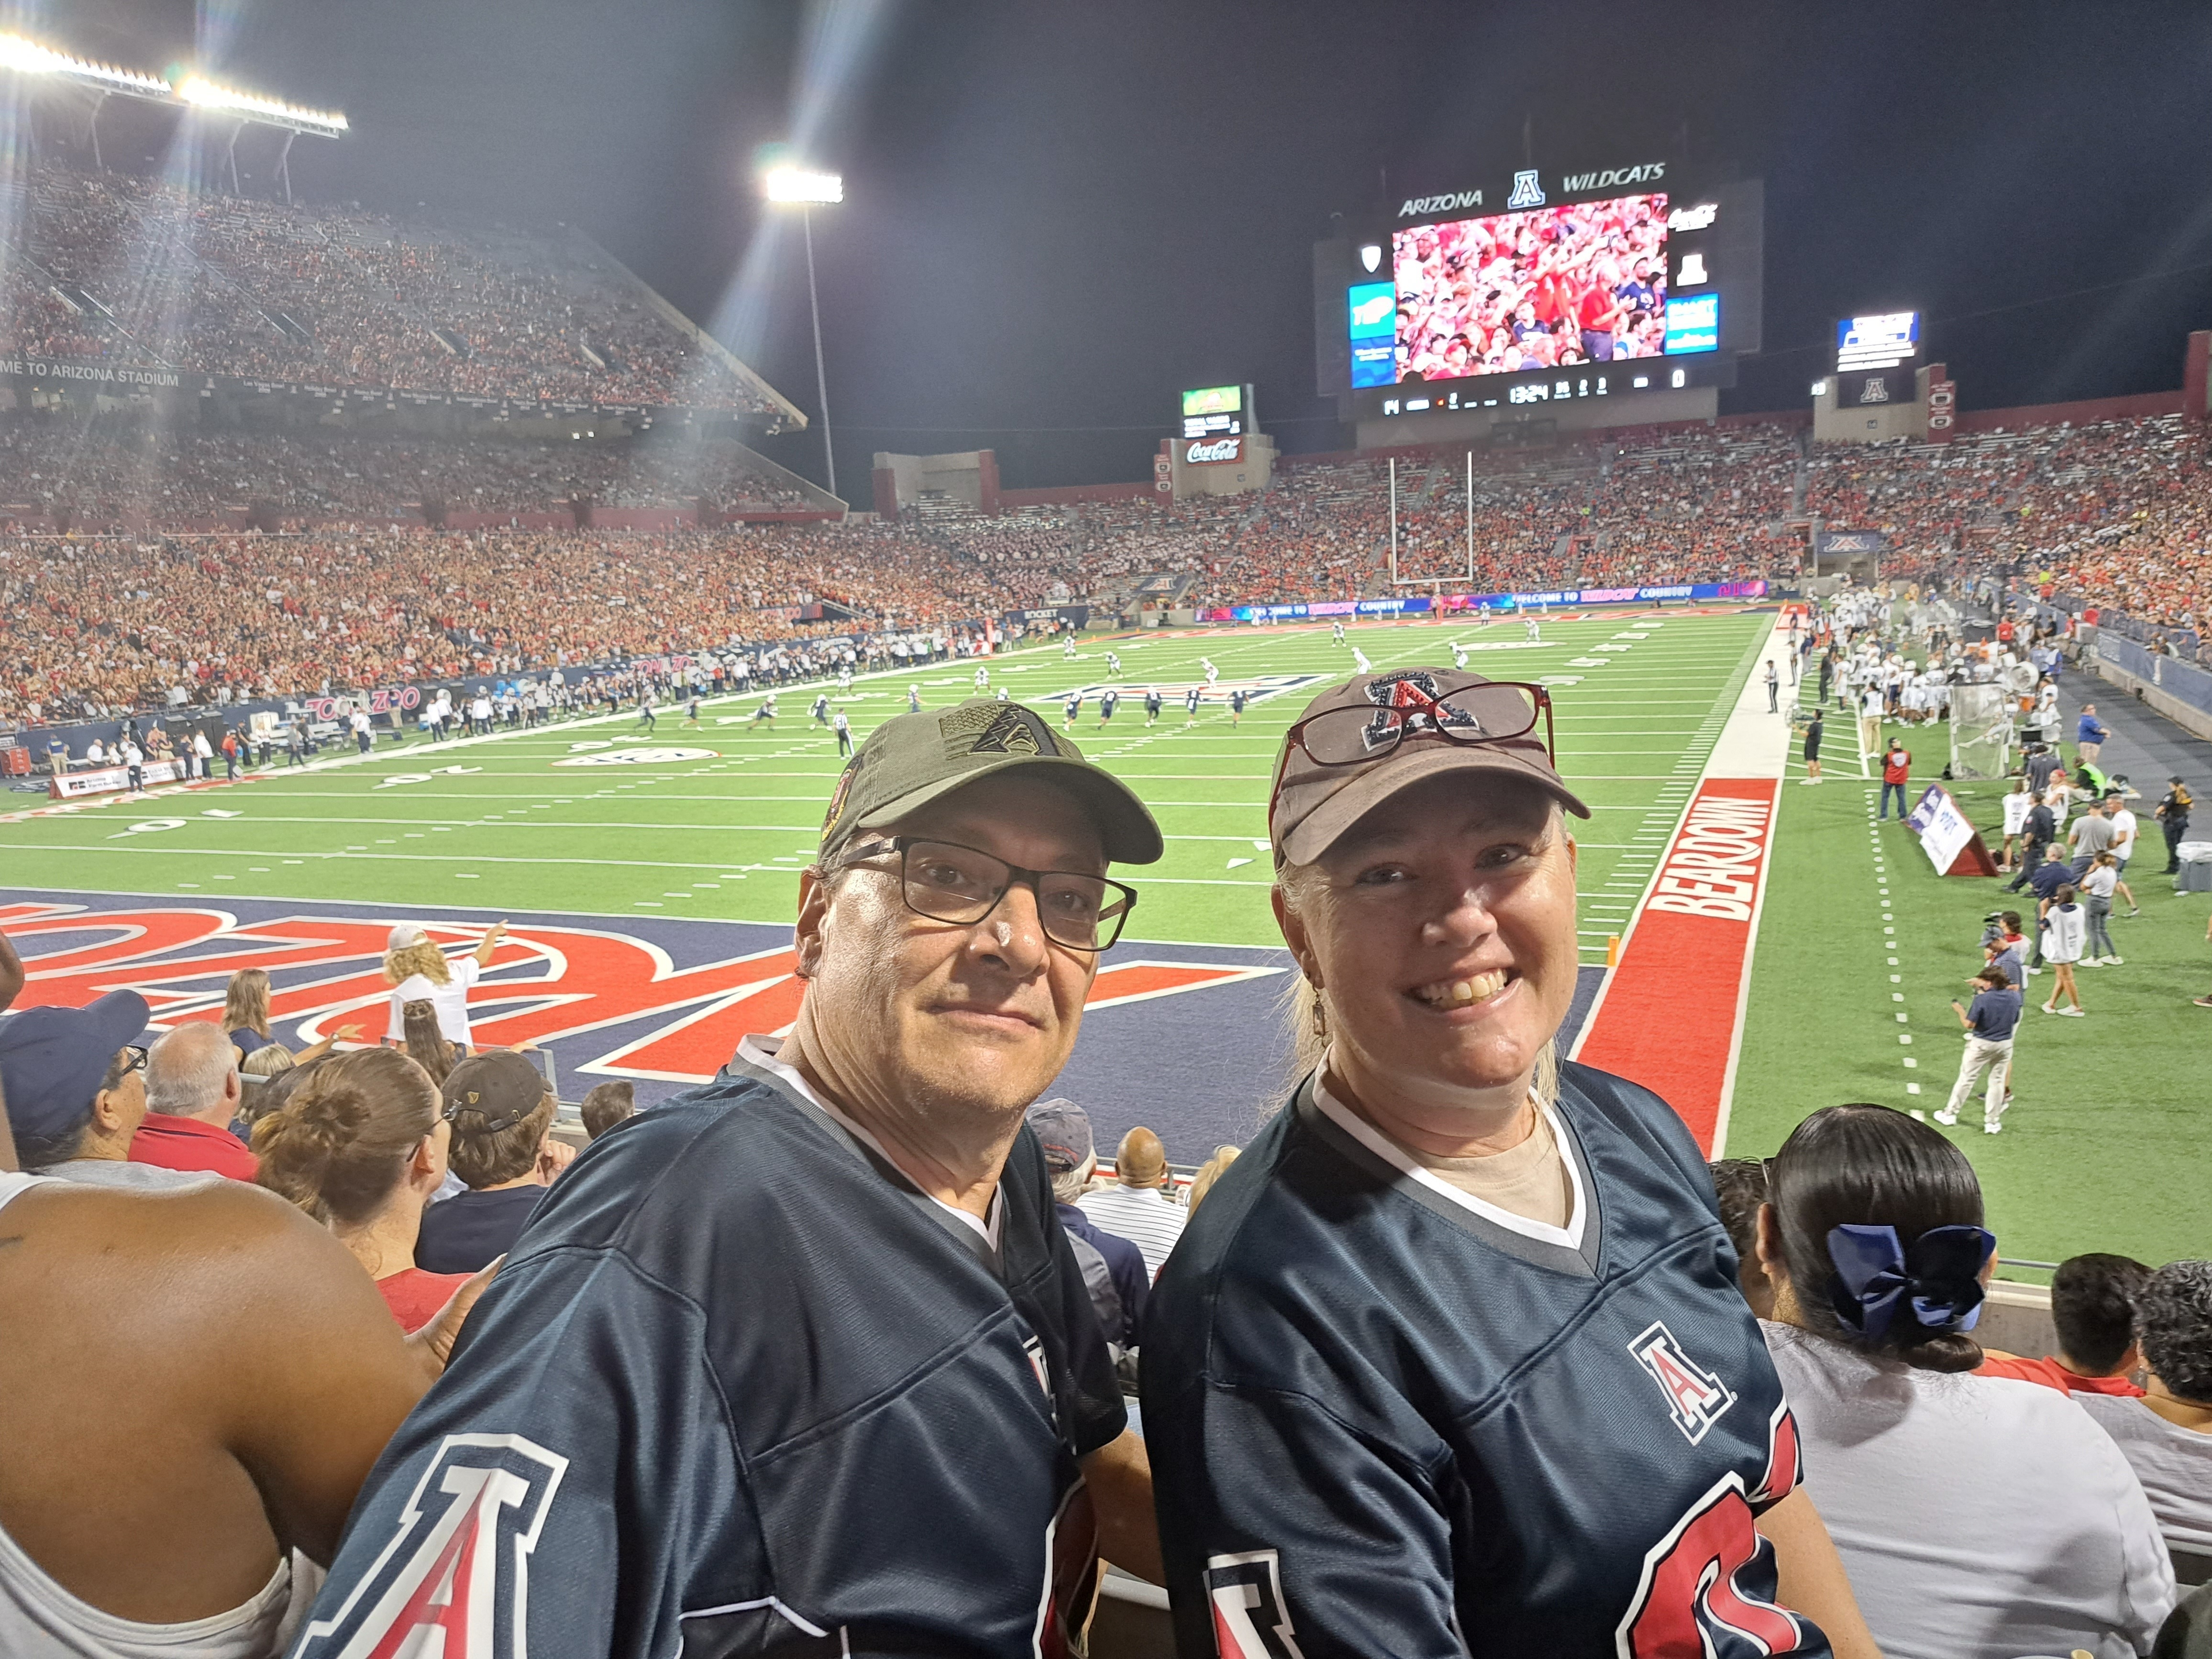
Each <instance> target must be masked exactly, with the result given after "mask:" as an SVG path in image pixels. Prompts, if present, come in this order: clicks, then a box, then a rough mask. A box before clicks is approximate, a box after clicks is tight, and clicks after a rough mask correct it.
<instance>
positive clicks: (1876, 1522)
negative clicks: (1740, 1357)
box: [1759, 1105, 2174, 1659]
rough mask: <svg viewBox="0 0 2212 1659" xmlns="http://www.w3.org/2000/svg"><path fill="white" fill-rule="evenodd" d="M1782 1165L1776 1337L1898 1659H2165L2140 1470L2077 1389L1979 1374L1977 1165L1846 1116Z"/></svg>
mask: <svg viewBox="0 0 2212 1659" xmlns="http://www.w3.org/2000/svg"><path fill="white" fill-rule="evenodd" d="M1771 1174H1772V1184H1771V1200H1770V1201H1769V1202H1768V1204H1767V1205H1766V1206H1765V1207H1764V1208H1763V1209H1762V1210H1761V1211H1760V1212H1759V1257H1760V1260H1761V1262H1762V1264H1763V1265H1764V1266H1765V1269H1766V1272H1767V1275H1768V1277H1769V1278H1770V1279H1772V1281H1773V1282H1774V1285H1775V1319H1774V1321H1773V1322H1765V1323H1764V1324H1763V1326H1762V1328H1763V1329H1764V1330H1765V1334H1766V1339H1767V1346H1768V1348H1769V1349H1770V1350H1771V1352H1772V1353H1773V1355H1774V1368H1775V1370H1777V1371H1778V1372H1779V1373H1780V1374H1781V1376H1782V1386H1783V1389H1784V1392H1785V1393H1786V1394H1787V1395H1788V1396H1789V1401H1790V1410H1791V1411H1792V1413H1794V1414H1795V1415H1796V1420H1797V1427H1798V1432H1799V1435H1800V1437H1801V1439H1802V1443H1803V1447H1804V1457H1805V1479H1806V1486H1807V1488H1808V1490H1809V1491H1810V1492H1811V1493H1812V1496H1813V1503H1814V1507H1815V1508H1816V1509H1818V1510H1820V1516H1821V1518H1822V1519H1824V1520H1825V1521H1826V1522H1827V1524H1828V1532H1829V1535H1830V1536H1831V1537H1832V1538H1833V1539H1834V1541H1835V1544H1836V1548H1837V1550H1838V1553H1840V1554H1841V1555H1842V1557H1843V1560H1844V1569H1845V1570H1846V1571H1848V1572H1849V1573H1850V1581H1851V1588H1852V1589H1853V1590H1854V1591H1855V1592H1856V1593H1857V1596H1858V1603H1859V1607H1860V1610H1861V1611H1862V1612H1863V1613H1865V1615H1866V1621H1867V1624H1868V1626H1869V1627H1870V1628H1871V1629H1872V1630H1873V1632H1874V1635H1875V1640H1876V1642H1877V1643H1878V1644H1880V1646H1881V1651H1882V1652H1883V1654H1884V1655H1885V1656H1887V1659H2019V1656H2021V1655H2024V1654H2039V1655H2041V1654H2067V1653H2072V1652H2074V1651H2075V1650H2077V1649H2078V1650H2086V1651H2087V1652H2088V1653H2090V1654H2092V1655H2094V1656H2095V1659H2128V1656H2132V1655H2137V1654H2144V1653H2148V1652H2149V1651H2150V1645H2151V1642H2152V1640H2153V1638H2154V1637H2155V1636H2156V1635H2157V1633H2158V1628H2159V1626H2160V1622H2161V1621H2162V1620H2164V1619H2165V1617H2166V1613H2168V1612H2169V1611H2171V1610H2172V1606H2173V1601H2174V1582H2173V1567H2172V1562H2171V1561H2170V1560H2169V1559H2168V1557H2167V1554H2166V1546H2165V1543H2164V1541H2162V1540H2161V1539H2160V1536H2159V1533H2158V1525H2157V1522H2156V1521H2155V1519H2154V1517H2153V1516H2152V1513H2151V1507H2150V1504H2148V1502H2147V1501H2146V1500H2145V1498H2144V1497H2143V1492H2142V1486H2141V1485H2140V1484H2139V1483H2138V1482H2137V1481H2136V1477H2135V1474H2134V1473H2133V1472H2132V1471H2131V1470H2130V1468H2128V1465H2127V1461H2126V1460H2125V1459H2124V1458H2123V1457H2120V1456H2118V1455H2117V1449H2115V1448H2114V1447H2113V1446H2112V1444H2111V1443H2110V1441H2109V1440H2108V1439H2106V1437H2104V1436H2103V1435H2101V1434H2100V1433H2099V1432H2098V1431H2097V1425H2095V1424H2094V1423H2093V1422H2091V1421H2090V1420H2089V1419H2088V1418H2087V1415H2086V1414H2085V1413H2083V1412H2082V1411H2081V1408H2080V1407H2077V1406H2075V1404H2074V1403H2073V1402H2072V1401H2070V1400H2062V1399H2060V1398H2059V1397H2058V1395H2057V1390H2055V1389H2046V1388H2043V1387H2041V1386H2040V1385H2039V1384H2037V1383H2025V1382H2015V1381H2013V1380H2011V1379H2008V1378H2003V1377H1993V1376H1971V1375H1967V1373H1968V1372H1970V1371H1971V1370H1972V1368H1973V1367H1974V1366H1975V1365H1977V1364H1979V1363H1980V1361H1981V1358H1982V1351H1981V1348H1980V1347H1979V1346H1978V1345H1977V1344H1976V1343H1975V1341H1974V1340H1973V1338H1972V1336H1971V1335H1969V1334H1968V1333H1969V1332H1970V1331H1971V1330H1972V1327H1973V1324H1974V1322H1975V1321H1976V1319H1977V1317H1978V1315H1979V1313H1980V1309H1981V1302H1982V1297H1983V1286H1984V1283H1985V1282H1986V1279H1987V1277H1988V1273H1989V1271H1990V1267H1991V1266H1992V1265H1993V1263H1994V1261H1995V1258H1996V1240H1995V1238H1993V1237H1991V1236H1990V1234H1989V1233H1987V1232H1986V1231H1984V1230H1983V1228H1982V1225H1981V1221H1982V1196H1981V1188H1980V1185H1979V1183H1978V1182H1977V1181H1976V1180H1975V1177H1974V1172H1973V1169H1972V1165H1970V1164H1968V1163H1967V1162H1966V1155H1965V1154H1964V1153H1962V1152H1960V1151H1959V1150H1958V1148H1956V1147H1955V1146H1953V1145H1952V1144H1951V1143H1950V1142H1949V1141H1948V1140H1946V1139H1944V1138H1943V1136H1942V1134H1941V1133H1939V1132H1937V1131H1936V1130H1935V1129H1933V1128H1931V1127H1929V1126H1928V1125H1926V1124H1924V1123H1920V1122H1917V1121H1914V1120H1913V1119H1912V1118H1911V1117H1908V1116H1907V1115H1905V1114H1904V1113H1902V1112H1898V1111H1893V1110H1891V1109H1889V1108H1887V1107H1886V1106H1867V1105H1849V1106H1832V1107H1829V1108H1828V1109H1826V1110H1824V1111H1820V1112H1816V1113H1814V1115H1812V1116H1811V1117H1809V1118H1808V1119H1807V1120H1806V1121H1804V1122H1802V1123H1801V1124H1800V1125H1798V1126H1797V1128H1796V1131H1795V1132H1794V1133H1792V1134H1791V1135H1790V1139H1788V1140H1787V1141H1786V1142H1784V1145H1783V1147H1782V1150H1781V1152H1779V1153H1778V1155H1777V1156H1776V1157H1775V1158H1774V1160H1773V1162H1772V1164H1771Z"/></svg>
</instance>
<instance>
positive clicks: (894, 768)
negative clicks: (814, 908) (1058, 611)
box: [817, 697, 1163, 868]
mask: <svg viewBox="0 0 2212 1659" xmlns="http://www.w3.org/2000/svg"><path fill="white" fill-rule="evenodd" d="M1017 770H1020V771H1028V772H1030V773H1033V774H1035V775H1037V776H1039V777H1042V778H1043V779H1045V780H1046V781H1048V782H1052V783H1056V784H1058V785H1059V786H1060V787H1061V788H1063V789H1066V791H1068V792H1069V793H1071V794H1073V795H1074V796H1075V797H1076V798H1077V799H1079V800H1080V801H1081V802H1082V803H1083V805H1085V808H1086V809H1087V810H1088V811H1090V814H1091V820H1092V822H1093V823H1096V824H1097V828H1098V838H1099V841H1100V842H1101V843H1103V846H1104V848H1105V852H1106V856H1107V857H1108V858H1109V859H1110V860H1114V861H1115V863H1118V864H1152V863H1154V862H1156V861H1157V860H1158V858H1159V856H1160V854H1161V851H1162V850H1163V843H1162V842H1161V840H1160V827H1159V825H1158V824H1157V823H1154V822H1153V821H1152V814H1151V813H1150V812H1148V811H1146V810H1145V804H1144V802H1142V801H1140V800H1139V799H1137V796H1136V793H1135V791H1133V790H1132V789H1131V788H1130V787H1129V786H1128V785H1127V784H1126V783H1124V782H1122V781H1121V779H1119V778H1117V777H1115V775H1113V774H1112V773H1111V772H1109V771H1108V770H1106V769H1105V768H1104V767H1103V766H1099V765H1097V764H1095V763H1092V762H1090V761H1087V760H1085V759H1084V758H1083V751H1082V750H1079V749H1078V748H1077V747H1076V746H1075V745H1074V744H1073V743H1070V742H1069V741H1068V740H1067V738H1066V737H1064V736H1062V735H1060V734H1059V733H1057V732H1054V730H1053V729H1052V726H1051V725H1050V723H1049V722H1048V721H1047V720H1045V718H1044V717H1043V716H1042V715H1041V714H1038V713H1037V712H1036V710H1035V709H1033V708H1024V707H1023V706H1022V705H1021V704H1020V703H1018V702H994V701H991V700H988V699H986V698H981V697H976V698H971V699H969V701H968V702H963V703H956V704H954V705H953V706H952V707H951V708H945V709H924V710H922V711H921V713H919V714H899V715H896V716H894V717H893V718H892V719H890V720H885V721H884V723H883V724H882V725H881V726H878V727H877V728H876V729H875V730H874V731H873V732H870V733H869V734H868V740H867V741H866V743H864V744H861V745H860V752H859V753H858V754H856V755H854V757H853V758H852V759H851V760H849V761H848V762H847V763H845V769H844V771H843V773H842V774H841V775H839V777H838V779H837V788H836V793H833V794H832V795H831V796H830V798H829V814H828V816H827V817H824V818H823V822H822V848H821V851H820V852H819V853H818V854H817V858H818V860H820V862H821V863H822V864H823V866H824V867H825V868H826V867H827V866H828V865H829V860H831V859H832V858H834V857H835V856H836V854H837V853H838V852H839V851H840V849H842V848H843V847H844V845H845V843H846V842H848V841H850V840H851V839H852V837H853V835H854V832H855V831H856V830H861V829H884V828H885V827H886V826H888V825H890V824H894V823H897V822H898V821H899V820H900V819H901V818H902V817H906V816H907V814H908V813H909V812H914V811H919V810H920V809H921V808H922V807H924V806H927V805H928V804H929V803H930V802H932V801H933V800H935V799H938V797H939V796H940V795H949V794H951V793H952V792H953V791H954V790H956V789H963V788H965V787H967V786H968V785H969V784H971V783H974V782H975V781H977V780H979V779H981V778H987V777H991V776H994V775H997V774H999V773H1001V772H1012V771H1017Z"/></svg>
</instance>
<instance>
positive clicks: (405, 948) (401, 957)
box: [384, 939, 453, 985]
mask: <svg viewBox="0 0 2212 1659" xmlns="http://www.w3.org/2000/svg"><path fill="white" fill-rule="evenodd" d="M416 974H420V975H422V977H423V978H424V979H427V980H428V981H430V983H431V984H433V985H450V984H452V983H453V969H451V968H450V967H448V966H447V963H446V953H445V952H444V951H441V950H440V949H439V948H438V947H437V946H436V945H434V944H432V943H431V942H430V941H429V940H428V939H416V941H415V942H414V943H413V944H412V945H401V946H400V947H399V948H398V950H397V951H386V952H385V957H384V982H385V983H386V985H397V984H398V983H399V981H402V980H404V979H408V978H411V977H412V976H413V975H416Z"/></svg>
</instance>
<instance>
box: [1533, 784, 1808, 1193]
mask: <svg viewBox="0 0 2212 1659" xmlns="http://www.w3.org/2000/svg"><path fill="white" fill-rule="evenodd" d="M1778 787H1779V783H1778V780H1776V779H1773V778H1708V779H1706V780H1705V782H1704V783H1703V784H1701V785H1699V789H1698V793H1697V794H1696V795H1695V796H1693V797H1692V799H1691V801H1690V808H1689V811H1687V812H1686V813H1685V814H1684V815H1683V817H1682V826H1681V828H1680V829H1678V830H1676V831H1675V832H1674V842H1673V843H1672V844H1671V845H1670V846H1669V847H1668V849H1667V856H1666V858H1665V860H1663V861H1662V863H1661V864H1660V866H1659V872H1658V874H1657V875H1656V876H1655V877H1654V878H1653V879H1652V886H1651V891H1650V896H1649V897H1648V898H1646V899H1645V900H1644V908H1643V909H1642V910H1641V911H1640V912H1639V913H1638V915H1637V918H1636V921H1635V923H1634V925H1633V926H1632V927H1631V928H1630V929H1629V933H1628V937H1627V939H1626V941H1624V943H1623V944H1622V946H1621V951H1620V965H1619V966H1618V967H1616V968H1615V969H1613V974H1612V976H1611V977H1610V978H1609V979H1608V980H1607V982H1606V987H1605V990H1604V992H1603V994H1602V995H1601V998H1600V1000H1599V1002H1598V1004H1597V1006H1596V1007H1595V1008H1594V1009H1592V1010H1591V1011H1590V1015H1589V1020H1588V1021H1587V1023H1586V1024H1584V1025H1583V1038H1582V1041H1581V1042H1580V1044H1579V1045H1578V1046H1577V1048H1576V1050H1575V1054H1574V1058H1575V1059H1577V1060H1580V1061H1581V1062H1582V1063H1583V1065H1585V1066H1597V1067H1598V1068H1600V1069H1601V1070H1603V1071H1607V1072H1613V1073H1619V1074H1620V1076H1622V1077H1625V1078H1628V1079H1631V1080H1632V1081H1634V1082H1637V1083H1640V1084H1642V1085H1644V1087H1645V1088H1647V1089H1650V1090H1651V1091H1653V1092H1654V1093H1656V1094H1657V1095H1658V1096H1660V1097H1661V1098H1662V1099H1664V1100H1665V1101H1666V1102H1667V1103H1668V1104H1669V1105H1671V1106H1672V1107H1674V1109H1675V1111H1677V1112H1678V1113H1680V1115H1681V1117H1682V1121H1684V1122H1685V1123H1686V1124H1688V1125H1689V1127H1690V1133H1692V1135H1694V1136H1696V1137H1697V1141H1698V1145H1699V1147H1700V1148H1702V1149H1703V1150H1704V1151H1705V1154H1706V1156H1708V1157H1711V1154H1712V1147H1713V1140H1714V1137H1715V1135H1716V1134H1717V1132H1718V1130H1719V1127H1720V1111H1721V1102H1722V1100H1723V1098H1724V1097H1726V1095H1727V1092H1728V1090H1729V1085H1730V1084H1731V1082H1732V1081H1733V1079H1734V1075H1735V1058H1736V1045H1737V1042H1738V1040H1739V1037H1740V1035H1741V1030H1742V1026H1743V1007H1744V1001H1745V999H1746V997H1747V994H1748V993H1749V990H1750V984H1751V947H1752V941H1753V939H1754V938H1755V937H1756V936H1757V933H1758V930H1759V906H1760V903H1761V902H1762V900H1763V897H1764V894H1765V883H1766V867H1767V855H1768V853H1769V851H1770V849H1771V847H1772V844H1773V838H1774V808H1775V791H1776V789H1777V788H1778Z"/></svg>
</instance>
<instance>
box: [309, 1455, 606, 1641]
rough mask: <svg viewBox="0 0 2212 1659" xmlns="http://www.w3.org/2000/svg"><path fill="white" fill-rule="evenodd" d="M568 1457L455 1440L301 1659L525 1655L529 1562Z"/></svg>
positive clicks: (312, 1630)
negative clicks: (365, 1570)
mask: <svg viewBox="0 0 2212 1659" xmlns="http://www.w3.org/2000/svg"><path fill="white" fill-rule="evenodd" d="M567 1472H568V1459H567V1458H565V1457H562V1456H561V1455H559V1454H557V1453H555V1452H550V1451H547V1450H546V1449H545V1448H544V1447H543V1446H540V1445H538V1444H536V1443H534V1442H532V1441H529V1440H526V1439H524V1438H523V1437H521V1436H520V1435H513V1434H455V1435H448V1436H447V1437H446V1439H445V1440H444V1442H443V1443H441V1444H440V1446H439V1447H438V1450H437V1454H436V1455H435V1456H434V1457H433V1458H432V1459H431V1460H430V1466H429V1467H428V1468H427V1469H425V1470H424V1471H423V1472H422V1479H421V1480H419V1481H417V1482H416V1486H415V1490H414V1492H412V1493H410V1495H409V1497H408V1499H407V1505H406V1507H405V1508H404V1510H401V1511H400V1514H399V1524H398V1528H397V1529H396V1531H395V1532H394V1533H393V1534H392V1541H391V1542H390V1543H388V1544H386V1546H385V1547H384V1551H383V1553H381V1554H380V1555H379V1556H378V1557H377V1559H376V1561H375V1564H374V1565H373V1566H372V1567H371V1568H370V1569H369V1571H368V1572H367V1573H365V1574H363V1575H362V1579H361V1581H360V1583H357V1584H356V1586H355V1587H354V1589H353V1592H352V1594H350V1595H348V1596H347V1597H346V1599H345V1601H344V1603H343V1605H342V1606H341V1607H339V1608H338V1610H337V1613H335V1614H333V1615H332V1616H331V1618H329V1619H327V1620H317V1621H316V1622H314V1623H313V1624H311V1625H309V1626H307V1634H306V1635H305V1637H304V1638H302V1639H301V1642H300V1644H299V1645H298V1646H297V1647H296V1648H295V1650H294V1652H295V1654H297V1655H298V1656H300V1659H414V1656H416V1655H423V1654H437V1653H442V1654H445V1655H447V1656H461V1655H465V1656H468V1659H477V1656H482V1659H503V1656H508V1655H520V1654H521V1653H523V1652H524V1651H525V1650H526V1646H527V1643H528V1633H529V1621H530V1556H531V1553H532V1550H534V1549H535V1548H536V1547H537V1545H538V1534H539V1532H540V1531H541V1530H542V1529H543V1528H544V1524H545V1514H546V1511H547V1510H550V1508H551V1507H552V1504H553V1494H554V1493H555V1492H556V1491H557V1490H559V1488H560V1485H561V1477H562V1475H563V1474H566V1473H567Z"/></svg>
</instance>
